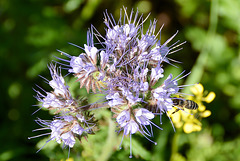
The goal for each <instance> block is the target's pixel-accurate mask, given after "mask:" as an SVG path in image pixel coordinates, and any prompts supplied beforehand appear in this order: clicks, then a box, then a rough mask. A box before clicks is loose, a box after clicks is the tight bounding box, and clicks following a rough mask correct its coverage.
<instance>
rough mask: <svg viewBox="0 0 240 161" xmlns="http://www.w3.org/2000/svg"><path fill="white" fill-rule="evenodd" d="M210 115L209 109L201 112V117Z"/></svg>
mask: <svg viewBox="0 0 240 161" xmlns="http://www.w3.org/2000/svg"><path fill="white" fill-rule="evenodd" d="M210 115H211V111H209V110H206V111H204V112H203V113H202V114H201V116H202V117H208V116H210Z"/></svg>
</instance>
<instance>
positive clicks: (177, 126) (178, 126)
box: [174, 122, 183, 129]
mask: <svg viewBox="0 0 240 161" xmlns="http://www.w3.org/2000/svg"><path fill="white" fill-rule="evenodd" d="M174 125H175V127H176V128H177V129H179V128H181V127H182V126H183V122H177V123H175V124H174Z"/></svg>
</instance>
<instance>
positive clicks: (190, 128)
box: [183, 123, 193, 134]
mask: <svg viewBox="0 0 240 161" xmlns="http://www.w3.org/2000/svg"><path fill="white" fill-rule="evenodd" d="M183 131H184V132H185V133H188V134H189V133H191V132H193V124H190V123H185V124H184V126H183Z"/></svg>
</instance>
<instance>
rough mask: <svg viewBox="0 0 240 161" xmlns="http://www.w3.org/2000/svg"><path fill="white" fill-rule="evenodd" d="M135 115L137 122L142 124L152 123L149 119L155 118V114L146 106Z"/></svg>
mask: <svg viewBox="0 0 240 161" xmlns="http://www.w3.org/2000/svg"><path fill="white" fill-rule="evenodd" d="M135 117H136V120H137V122H139V123H140V124H142V125H150V121H149V120H151V119H153V118H154V114H153V113H152V112H150V111H148V110H147V109H145V108H140V109H139V110H137V112H136V113H135Z"/></svg>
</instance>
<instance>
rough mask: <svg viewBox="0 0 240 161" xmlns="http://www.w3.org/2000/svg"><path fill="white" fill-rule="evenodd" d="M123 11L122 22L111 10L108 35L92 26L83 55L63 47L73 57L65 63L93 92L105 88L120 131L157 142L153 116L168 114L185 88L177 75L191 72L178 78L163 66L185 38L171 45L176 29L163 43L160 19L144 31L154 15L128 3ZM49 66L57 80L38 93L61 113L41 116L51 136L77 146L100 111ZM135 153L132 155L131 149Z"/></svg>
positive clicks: (107, 17) (91, 130)
mask: <svg viewBox="0 0 240 161" xmlns="http://www.w3.org/2000/svg"><path fill="white" fill-rule="evenodd" d="M120 15H121V17H120V19H119V20H118V21H117V22H116V21H115V20H114V19H113V16H112V15H111V14H108V13H107V12H106V13H105V14H104V16H105V18H104V23H105V25H106V27H107V28H106V34H105V36H102V35H101V34H100V33H99V32H98V31H97V30H95V28H94V27H92V29H91V30H89V32H88V35H87V37H88V42H87V44H85V45H84V48H82V47H79V46H77V45H75V46H77V47H79V48H81V49H83V51H84V52H83V53H81V54H80V55H79V56H70V55H68V54H66V53H64V52H61V53H63V54H65V55H66V56H68V57H69V58H70V60H65V59H61V58H59V59H60V60H62V61H64V62H65V64H62V63H59V64H62V65H65V66H67V67H68V72H69V73H71V74H73V75H74V76H75V77H76V78H77V81H78V82H80V87H81V88H82V87H84V86H85V88H86V89H87V92H90V91H92V92H94V93H103V94H105V102H103V104H104V105H106V104H107V105H108V107H109V108H110V109H111V111H112V112H113V113H114V115H113V116H114V118H115V119H116V122H117V124H118V127H119V130H118V132H121V131H123V137H124V136H126V135H130V138H131V135H132V134H135V133H136V132H140V133H141V134H142V135H143V136H144V137H145V138H146V139H148V140H149V141H151V142H153V141H152V140H150V139H149V137H153V131H152V125H154V126H155V127H157V128H158V129H161V130H162V128H160V127H159V126H158V125H156V124H154V123H153V122H152V121H151V120H152V119H153V118H154V117H156V116H157V115H160V117H161V116H162V115H163V114H166V115H167V116H168V114H167V112H168V111H170V110H171V109H172V107H173V101H172V97H173V95H174V94H177V93H178V92H179V89H180V88H181V87H180V86H178V83H177V81H178V80H179V79H181V78H183V77H185V76H187V75H184V76H182V77H180V78H178V77H179V76H181V75H182V73H181V74H180V75H179V76H177V77H176V78H173V76H172V74H170V75H167V76H165V75H164V69H163V64H164V63H167V64H170V65H172V63H171V62H174V60H172V59H170V58H168V55H169V54H171V53H174V52H176V51H178V50H180V49H179V48H178V47H179V46H180V45H182V44H183V43H180V44H179V43H178V41H177V42H176V43H174V44H173V45H171V46H169V47H168V46H167V45H168V43H169V42H170V41H171V40H172V39H173V38H174V37H175V36H176V34H177V33H176V34H174V35H173V36H172V37H171V38H169V39H168V40H167V41H166V42H165V43H163V44H161V42H160V40H158V37H159V36H160V34H161V31H162V27H161V28H160V30H159V31H158V32H156V31H155V30H156V20H154V21H153V22H150V25H149V27H148V29H147V31H146V32H144V28H143V26H144V23H145V21H146V20H147V18H148V17H147V18H143V15H140V16H139V15H138V12H136V13H134V12H133V11H131V13H130V15H128V14H127V11H126V8H123V10H121V14H120ZM94 36H95V37H96V39H97V40H98V41H99V42H98V44H101V45H102V46H101V47H100V48H97V47H96V46H94V45H95V43H94ZM66 63H67V64H66ZM49 69H50V71H51V75H52V80H51V81H49V82H48V83H49V85H50V86H51V87H52V88H53V91H51V92H45V95H43V94H41V93H40V92H39V91H37V99H38V101H40V102H42V107H43V108H47V109H49V110H54V111H55V114H58V116H56V117H55V119H54V120H53V121H50V122H49V121H43V120H40V119H38V121H37V122H38V123H39V124H40V125H41V126H43V127H47V128H49V129H50V130H51V131H52V132H51V137H50V140H53V139H55V140H56V141H57V142H58V143H61V142H63V143H64V145H68V146H69V147H73V146H74V144H75V139H76V138H81V137H82V136H85V135H87V134H89V133H94V132H95V130H94V128H93V127H94V126H95V120H94V116H93V114H91V115H90V114H89V109H90V108H85V106H86V105H85V104H82V103H81V101H78V100H76V99H74V98H73V97H72V96H71V94H70V92H69V89H68V86H67V85H65V82H64V79H63V77H62V76H61V74H59V73H58V72H57V71H56V67H54V66H53V65H51V67H50V68H49ZM83 102H84V101H83ZM83 107H84V108H83ZM91 112H92V113H94V111H92V110H91ZM168 117H169V116H168ZM160 123H162V122H160ZM153 143H155V142H153ZM155 144H156V143H155ZM130 145H131V144H130ZM130 153H131V154H130V157H132V152H131V150H130Z"/></svg>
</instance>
